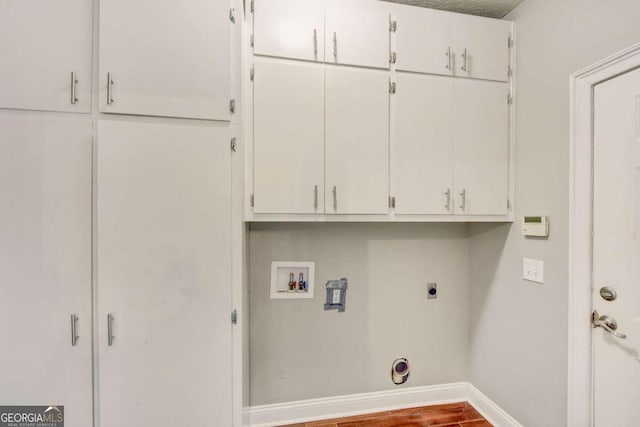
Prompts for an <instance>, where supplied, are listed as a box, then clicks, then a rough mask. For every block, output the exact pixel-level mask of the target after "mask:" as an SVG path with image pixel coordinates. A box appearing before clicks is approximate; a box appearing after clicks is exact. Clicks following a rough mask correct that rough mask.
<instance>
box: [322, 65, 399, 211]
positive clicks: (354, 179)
mask: <svg viewBox="0 0 640 427" xmlns="http://www.w3.org/2000/svg"><path fill="white" fill-rule="evenodd" d="M325 73H326V74H325V108H326V112H325V117H326V119H325V120H326V124H325V134H326V146H325V156H326V157H325V171H326V172H325V174H326V175H325V212H326V213H337V214H386V213H388V212H389V208H388V197H389V77H388V73H385V72H383V71H374V70H364V69H353V68H346V67H327V68H326V70H325Z"/></svg>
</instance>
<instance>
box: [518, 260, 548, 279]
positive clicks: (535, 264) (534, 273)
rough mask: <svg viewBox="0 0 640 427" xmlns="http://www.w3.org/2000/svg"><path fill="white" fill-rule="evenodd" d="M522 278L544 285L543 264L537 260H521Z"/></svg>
mask: <svg viewBox="0 0 640 427" xmlns="http://www.w3.org/2000/svg"><path fill="white" fill-rule="evenodd" d="M522 278H523V279H524V280H529V281H531V282H536V283H544V262H543V261H540V260H537V259H529V258H523V259H522Z"/></svg>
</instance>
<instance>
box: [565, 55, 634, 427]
mask: <svg viewBox="0 0 640 427" xmlns="http://www.w3.org/2000/svg"><path fill="white" fill-rule="evenodd" d="M638 67H640V43H638V44H636V45H633V46H631V47H629V48H627V49H625V50H623V51H621V52H618V53H616V54H614V55H612V56H610V57H608V58H605V59H603V60H601V61H599V62H597V63H595V64H593V65H590V66H589V67H586V68H583V69H582V70H580V71H578V72H576V73H574V74H572V75H571V76H570V77H569V86H570V108H571V110H570V135H569V136H570V146H569V151H570V153H569V155H570V173H569V177H570V178H569V179H570V183H569V194H570V206H569V307H568V309H569V325H568V327H569V338H568V339H569V342H568V352H569V353H568V396H567V397H568V400H567V405H568V406H567V425H568V426H592V425H593V419H592V395H593V391H592V351H591V326H590V324H589V318H590V315H591V288H592V283H591V276H592V246H591V245H592V238H591V232H592V212H593V182H592V180H593V173H592V172H593V88H594V86H595V85H597V84H598V83H601V82H603V81H605V80H609V79H611V78H613V77H616V76H617V75H620V74H623V73H625V72H627V71H630V70H632V69H634V68H638Z"/></svg>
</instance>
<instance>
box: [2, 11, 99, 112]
mask: <svg viewBox="0 0 640 427" xmlns="http://www.w3.org/2000/svg"><path fill="white" fill-rule="evenodd" d="M92 3H93V2H92V1H91V0H60V1H12V0H3V1H0V58H2V61H0V93H1V94H2V96H0V108H13V109H28V110H45V111H75V112H84V113H88V112H89V111H90V110H91V43H92V42H91V41H92V39H93V37H92V36H93V34H92V20H93V18H92ZM72 72H74V73H76V79H77V80H78V83H77V84H76V85H75V91H76V92H75V94H76V97H77V99H78V100H77V102H75V103H72V102H71V91H72V83H71V73H72Z"/></svg>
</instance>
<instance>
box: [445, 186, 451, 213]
mask: <svg viewBox="0 0 640 427" xmlns="http://www.w3.org/2000/svg"><path fill="white" fill-rule="evenodd" d="M444 195H445V196H446V198H447V203H445V205H444V207H445V209H447V211H450V210H451V189H450V188H447V191H445V192H444Z"/></svg>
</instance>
